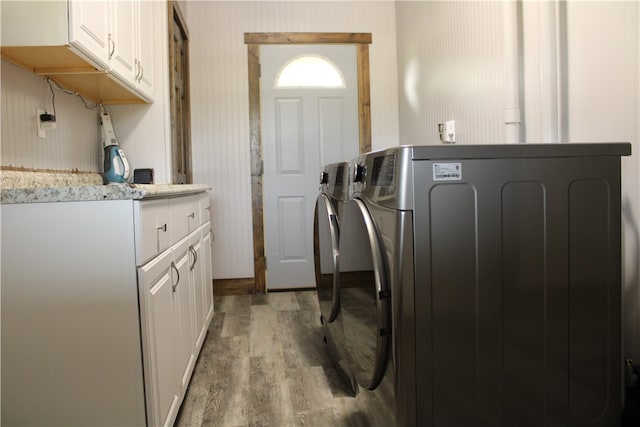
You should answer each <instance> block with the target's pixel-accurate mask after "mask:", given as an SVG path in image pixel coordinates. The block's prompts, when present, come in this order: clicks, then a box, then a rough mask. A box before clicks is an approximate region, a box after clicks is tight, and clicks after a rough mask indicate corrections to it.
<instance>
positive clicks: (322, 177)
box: [320, 171, 329, 185]
mask: <svg viewBox="0 0 640 427" xmlns="http://www.w3.org/2000/svg"><path fill="white" fill-rule="evenodd" d="M328 183H329V174H328V173H326V172H325V171H322V172H320V185H324V184H328Z"/></svg>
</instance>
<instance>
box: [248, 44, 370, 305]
mask: <svg viewBox="0 0 640 427" xmlns="http://www.w3.org/2000/svg"><path fill="white" fill-rule="evenodd" d="M244 42H245V44H246V45H247V53H248V71H249V147H250V154H251V203H252V211H253V266H254V280H255V286H254V290H255V292H256V293H265V292H266V290H267V287H266V271H267V269H266V258H265V254H264V215H263V213H264V204H263V187H262V175H263V161H262V132H261V130H262V124H261V122H260V45H262V44H332V43H337V44H354V45H356V56H357V68H358V69H357V73H358V128H359V129H358V130H359V138H360V140H359V148H360V152H361V153H365V152H368V151H371V97H370V79H369V44H371V33H245V34H244Z"/></svg>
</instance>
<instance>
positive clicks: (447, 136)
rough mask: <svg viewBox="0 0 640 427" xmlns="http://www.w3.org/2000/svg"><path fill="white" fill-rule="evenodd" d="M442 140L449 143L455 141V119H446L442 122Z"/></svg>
mask: <svg viewBox="0 0 640 427" xmlns="http://www.w3.org/2000/svg"><path fill="white" fill-rule="evenodd" d="M444 140H445V141H446V142H449V143H451V144H455V142H456V121H455V120H447V121H446V122H444Z"/></svg>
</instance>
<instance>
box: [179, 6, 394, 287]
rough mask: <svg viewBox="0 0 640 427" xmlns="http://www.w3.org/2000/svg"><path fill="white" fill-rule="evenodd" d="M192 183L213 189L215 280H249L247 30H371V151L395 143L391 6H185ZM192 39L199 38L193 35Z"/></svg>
mask: <svg viewBox="0 0 640 427" xmlns="http://www.w3.org/2000/svg"><path fill="white" fill-rule="evenodd" d="M186 16H187V22H188V26H189V31H190V34H191V35H192V37H191V44H190V54H191V64H190V67H191V105H192V108H191V121H192V134H191V135H192V143H193V159H194V164H193V169H194V180H195V181H197V182H201V183H208V184H211V185H212V186H213V187H214V191H213V194H212V201H213V205H212V206H213V212H214V213H213V223H212V225H213V229H214V231H215V233H216V242H215V243H214V256H213V263H214V265H213V271H214V278H218V279H229V278H243V277H253V274H254V272H253V235H252V219H251V186H250V153H249V116H248V112H249V110H248V75H247V47H246V45H245V44H244V33H245V32H363V33H366V32H369V33H372V37H373V43H372V44H371V46H370V57H371V58H370V59H371V63H370V70H371V121H372V143H373V148H374V149H380V148H386V147H390V146H394V145H397V144H398V133H399V130H398V93H397V92H398V89H397V81H398V80H397V66H396V38H395V37H396V28H395V5H394V3H393V2H391V1H372V2H362V1H352V2H351V1H345V2H307V1H304V2H288V1H282V2H271V1H269V2H260V1H258V2H242V1H228V2H225V1H213V2H199V1H193V2H187V11H186ZM194 35H197V37H195V36H194Z"/></svg>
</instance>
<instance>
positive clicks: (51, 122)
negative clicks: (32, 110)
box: [36, 108, 56, 138]
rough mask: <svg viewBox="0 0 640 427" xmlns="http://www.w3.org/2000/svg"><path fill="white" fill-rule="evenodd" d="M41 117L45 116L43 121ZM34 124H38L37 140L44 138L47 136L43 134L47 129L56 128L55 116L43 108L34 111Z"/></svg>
mask: <svg viewBox="0 0 640 427" xmlns="http://www.w3.org/2000/svg"><path fill="white" fill-rule="evenodd" d="M43 115H44V116H45V120H43ZM46 116H48V117H46ZM36 122H37V124H38V138H45V137H46V136H47V135H46V132H45V131H46V130H47V129H55V128H56V116H54V115H53V114H51V113H49V112H47V110H45V109H43V108H37V109H36Z"/></svg>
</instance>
